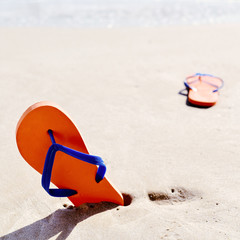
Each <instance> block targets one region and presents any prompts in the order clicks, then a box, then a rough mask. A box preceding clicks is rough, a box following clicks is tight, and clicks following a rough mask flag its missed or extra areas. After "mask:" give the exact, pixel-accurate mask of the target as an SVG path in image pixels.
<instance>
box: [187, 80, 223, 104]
mask: <svg viewBox="0 0 240 240" xmlns="http://www.w3.org/2000/svg"><path fill="white" fill-rule="evenodd" d="M197 78H198V76H194V77H192V78H191V82H192V83H189V82H188V83H189V84H190V86H191V87H193V88H194V89H196V90H197V91H194V90H192V89H189V93H188V101H189V102H190V103H191V104H194V105H198V106H203V107H210V106H213V105H215V104H216V102H217V101H218V96H219V93H218V91H217V92H213V91H214V90H215V89H216V86H220V84H221V82H220V81H219V79H218V78H214V77H210V76H202V78H203V79H204V80H205V82H204V81H196V79H197ZM206 82H210V83H212V84H213V85H209V84H207V83H206ZM214 85H215V86H214Z"/></svg>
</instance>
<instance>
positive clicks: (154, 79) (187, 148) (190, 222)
mask: <svg viewBox="0 0 240 240" xmlns="http://www.w3.org/2000/svg"><path fill="white" fill-rule="evenodd" d="M239 27H240V26H239V25H201V26H178V27H177V26H168V27H164V26H163V27H159V28H139V29H138V28H119V29H117V28H115V29H81V30H80V29H64V28H62V29H61V28H1V29H0V84H1V101H0V132H1V142H0V143H1V144H0V158H1V167H0V169H1V174H0V182H1V185H0V192H1V195H0V216H1V217H0V226H1V227H0V239H1V240H3V239H4V240H7V239H24V240H27V239H29V240H32V239H41V240H44V239H58V240H63V239H96V240H97V239H105V240H107V239H109V240H110V239H111V240H112V239H116V240H118V239H119V240H120V239H121V240H122V239H165V240H166V239H169V240H173V239H176V240H180V239H181V240H193V239H194V240H198V239H199V240H203V239H207V240H208V239H209V240H210V239H211V240H212V239H218V240H219V239H226V240H227V239H228V240H230V239H231V240H233V239H234V240H235V239H236V240H237V239H240V230H239V229H240V216H239V213H240V203H239V199H240V191H239V185H240V174H239V171H240V161H239V156H240V148H239V143H240V124H239V123H240V108H239V105H238V101H240V81H239V77H240V75H239V56H240V47H239V43H240V32H239ZM196 72H202V73H210V74H213V75H216V76H219V77H221V78H222V79H223V80H224V81H225V86H224V88H223V89H222V90H221V92H220V95H219V101H218V102H217V104H216V105H215V106H213V107H211V108H197V107H193V106H190V105H189V104H188V103H187V96H186V94H187V91H186V90H184V89H185V87H184V84H183V81H184V79H185V77H187V76H189V75H192V74H194V73H196ZM43 100H49V101H52V102H55V103H57V104H58V105H60V106H61V107H62V108H64V109H65V111H66V112H68V114H69V115H70V116H71V117H72V119H73V120H74V122H75V123H76V125H77V127H78V129H79V130H80V133H81V135H82V137H83V139H84V141H85V143H86V146H87V148H88V150H89V152H90V153H91V154H94V155H98V156H101V157H102V158H103V159H104V161H105V163H106V165H107V176H108V178H109V179H111V181H112V182H113V183H114V185H115V186H117V187H118V189H119V190H120V191H121V192H122V193H125V194H128V195H130V196H131V198H132V202H131V204H130V205H128V206H115V205H113V204H110V203H99V204H95V205H89V204H88V205H85V206H83V207H80V208H79V209H67V208H65V207H63V204H68V205H69V204H71V203H70V201H69V200H68V199H67V198H53V197H50V196H49V195H47V193H46V192H45V191H44V189H43V188H42V187H41V176H40V174H39V173H37V172H36V171H35V170H33V169H32V168H31V167H30V166H29V165H28V164H27V163H26V162H25V161H24V159H23V158H22V157H21V155H20V153H19V152H18V149H17V145H16V140H15V129H16V125H17V122H18V120H19V118H20V116H21V115H22V113H23V112H24V111H25V110H26V109H27V108H28V107H29V106H30V105H32V104H33V103H36V102H38V101H43ZM152 200H155V201H152Z"/></svg>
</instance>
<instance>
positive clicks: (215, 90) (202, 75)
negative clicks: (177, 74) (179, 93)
mask: <svg viewBox="0 0 240 240" xmlns="http://www.w3.org/2000/svg"><path fill="white" fill-rule="evenodd" d="M196 76H199V77H204V76H208V77H213V78H217V79H219V80H220V81H221V82H222V85H221V86H220V87H218V86H217V85H215V84H212V83H210V82H207V81H204V82H205V83H207V84H209V85H211V86H213V87H216V89H214V90H213V92H217V91H218V90H219V89H221V88H222V87H223V85H224V81H223V80H222V79H221V78H219V77H216V76H213V75H211V74H206V73H196V74H195V75H193V76H190V77H188V78H186V79H185V80H184V85H185V86H186V87H187V88H190V89H192V90H193V91H197V89H196V88H194V87H191V86H190V85H189V84H188V82H187V80H188V79H189V78H192V77H196ZM197 81H199V79H197V80H195V81H193V82H192V83H194V82H197Z"/></svg>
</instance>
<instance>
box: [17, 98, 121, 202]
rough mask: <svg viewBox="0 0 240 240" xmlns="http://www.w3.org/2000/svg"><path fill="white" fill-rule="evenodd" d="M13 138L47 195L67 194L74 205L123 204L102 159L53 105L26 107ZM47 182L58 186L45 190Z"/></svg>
mask: <svg viewBox="0 0 240 240" xmlns="http://www.w3.org/2000/svg"><path fill="white" fill-rule="evenodd" d="M16 141H17V146H18V149H19V152H20V153H21V155H22V157H23V158H24V159H25V160H26V161H27V162H28V163H29V164H30V165H31V166H32V167H33V168H34V169H35V170H37V171H38V172H39V173H40V174H42V186H43V187H44V189H45V190H46V191H47V192H48V193H49V194H50V195H51V196H56V197H68V198H69V199H70V201H71V202H72V203H73V204H74V205H75V206H79V205H81V204H83V203H97V202H101V201H108V202H113V203H116V204H119V205H123V204H124V200H123V196H122V194H121V193H120V192H119V191H118V190H117V189H116V188H114V187H113V185H112V184H111V183H110V182H109V180H108V179H107V178H106V177H105V176H104V175H105V172H106V166H105V164H104V162H103V160H102V159H101V158H100V157H98V156H93V155H90V154H89V153H88V150H87V148H86V146H85V144H84V142H83V139H82V137H81V135H80V133H79V131H78V129H77V128H76V126H75V125H74V123H73V122H72V120H71V119H70V117H69V116H68V115H67V114H66V113H64V111H63V110H62V109H61V108H60V107H59V106H57V105H56V104H54V103H51V102H39V103H36V104H34V105H32V106H30V107H29V108H28V109H27V110H26V111H25V112H24V113H23V115H22V117H21V118H20V120H19V122H18V124H17V129H16ZM50 181H51V182H52V183H54V184H55V185H56V186H57V187H58V189H49V186H50Z"/></svg>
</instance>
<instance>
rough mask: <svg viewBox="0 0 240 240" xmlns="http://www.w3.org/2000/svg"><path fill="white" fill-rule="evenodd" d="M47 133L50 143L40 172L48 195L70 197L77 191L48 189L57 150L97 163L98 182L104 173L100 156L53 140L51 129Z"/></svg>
mask: <svg viewBox="0 0 240 240" xmlns="http://www.w3.org/2000/svg"><path fill="white" fill-rule="evenodd" d="M48 134H49V136H50V138H51V141H52V145H51V146H50V147H49V149H48V152H47V155H46V159H45V164H44V169H43V174H42V187H43V188H44V189H45V190H46V191H47V192H48V194H49V195H51V196H53V197H70V196H72V195H74V194H76V193H77V191H75V190H72V189H50V188H49V186H50V182H51V175H52V168H53V163H54V158H55V155H56V152H57V151H61V152H64V153H66V154H68V155H70V156H72V157H74V158H77V159H79V160H82V161H84V162H87V163H90V164H94V165H98V166H99V167H98V170H97V174H96V177H95V180H96V182H97V183H99V182H100V181H101V180H102V179H103V178H104V175H105V173H106V166H105V164H104V162H103V160H102V159H101V158H100V157H98V156H93V155H89V154H86V153H82V152H78V151H76V150H73V149H71V148H68V147H65V146H63V145H60V144H57V143H56V142H55V139H54V136H53V132H52V130H48Z"/></svg>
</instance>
